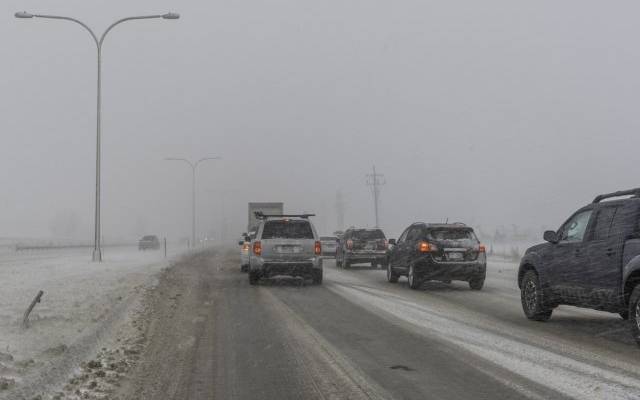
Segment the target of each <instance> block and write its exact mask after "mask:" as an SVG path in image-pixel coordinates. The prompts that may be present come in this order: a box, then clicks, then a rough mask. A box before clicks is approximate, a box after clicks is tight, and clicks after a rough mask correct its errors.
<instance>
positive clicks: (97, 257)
mask: <svg viewBox="0 0 640 400" xmlns="http://www.w3.org/2000/svg"><path fill="white" fill-rule="evenodd" d="M15 17H16V18H21V19H28V18H47V19H59V20H65V21H71V22H75V23H76V24H78V25H80V26H82V27H83V28H84V29H86V30H87V31H88V32H89V34H90V35H91V37H92V38H93V41H94V42H95V45H96V50H97V55H98V75H97V94H96V95H97V101H96V103H97V110H96V206H95V216H94V218H95V225H94V238H93V257H92V258H93V261H97V262H101V261H102V246H101V229H100V176H101V173H100V161H101V155H102V153H101V147H100V145H101V129H102V123H101V114H102V44H103V43H104V39H105V37H106V36H107V34H108V33H109V32H110V31H111V30H112V29H113V28H114V27H115V26H116V25H119V24H121V23H123V22H126V21H132V20H137V19H153V18H162V19H178V18H180V15H179V14H176V13H166V14H156V15H141V16H135V17H127V18H122V19H119V20H117V21H116V22H114V23H113V24H111V25H109V27H108V28H107V29H106V30H105V31H104V33H103V34H102V35H101V36H100V38H98V36H97V35H96V34H95V32H94V31H93V30H92V29H91V28H89V26H88V25H87V24H85V23H84V22H82V21H80V20H77V19H75V18H71V17H63V16H59V15H43V14H31V13H28V12H26V11H21V12H17V13H15Z"/></svg>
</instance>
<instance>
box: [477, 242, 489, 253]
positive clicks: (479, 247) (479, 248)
mask: <svg viewBox="0 0 640 400" xmlns="http://www.w3.org/2000/svg"><path fill="white" fill-rule="evenodd" d="M478 251H479V252H480V253H486V251H487V249H486V247H484V245H483V244H481V245H480V246H478Z"/></svg>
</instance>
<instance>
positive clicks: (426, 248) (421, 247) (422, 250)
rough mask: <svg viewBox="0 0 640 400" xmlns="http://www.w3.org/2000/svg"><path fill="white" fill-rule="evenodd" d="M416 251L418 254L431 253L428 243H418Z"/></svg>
mask: <svg viewBox="0 0 640 400" xmlns="http://www.w3.org/2000/svg"><path fill="white" fill-rule="evenodd" d="M418 250H419V251H420V253H428V252H430V251H431V245H430V244H429V242H418Z"/></svg>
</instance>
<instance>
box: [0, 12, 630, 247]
mask: <svg viewBox="0 0 640 400" xmlns="http://www.w3.org/2000/svg"><path fill="white" fill-rule="evenodd" d="M18 10H27V11H31V12H38V13H45V14H59V15H68V16H74V17H77V18H79V19H81V20H83V21H85V22H86V23H88V24H89V25H90V26H92V27H95V28H96V30H98V31H102V30H103V29H104V28H106V26H108V24H109V23H111V22H113V21H114V20H116V19H118V18H120V17H123V16H129V15H136V14H148V13H152V14H153V13H164V12H167V11H176V12H179V13H180V14H181V16H182V18H181V19H180V20H178V21H165V20H152V21H134V22H131V23H128V24H126V25H121V26H119V27H117V28H116V29H114V31H113V32H112V33H111V34H110V36H109V37H108V38H107V40H106V42H105V47H104V67H103V71H104V72H103V73H104V81H103V88H104V89H103V104H104V107H103V231H104V235H105V236H107V237H133V236H136V235H139V234H142V233H146V232H149V233H157V234H159V235H168V236H170V237H179V236H188V234H189V230H190V219H189V218H190V198H189V195H190V192H189V190H190V175H189V171H188V169H187V168H188V167H187V166H186V165H181V164H178V163H175V164H174V163H169V162H165V161H162V160H163V158H164V157H167V156H174V157H188V158H199V157H204V156H212V155H219V156H222V157H223V158H224V159H223V160H222V161H215V162H211V163H209V164H203V165H202V168H201V169H200V171H199V183H200V185H199V190H198V207H199V212H200V214H199V215H200V217H199V224H200V227H199V229H198V231H199V232H203V231H216V230H219V227H220V224H221V222H222V221H223V220H226V221H227V226H228V229H229V231H230V232H233V234H234V235H236V234H239V233H240V232H241V231H242V228H243V227H244V226H245V224H246V207H247V206H246V203H247V202H248V201H284V202H285V203H286V208H287V211H290V212H294V211H315V212H317V213H318V214H319V216H318V218H317V224H318V226H319V227H320V230H322V231H329V230H333V229H334V228H335V221H336V218H335V210H334V206H333V205H334V202H335V195H336V190H338V189H341V190H342V192H343V194H344V197H345V201H346V203H347V209H346V218H345V220H346V223H347V224H349V225H350V224H354V225H371V224H372V223H373V211H372V208H373V207H372V202H371V196H370V192H369V191H368V188H367V187H366V186H365V174H366V173H368V172H369V169H370V168H371V166H372V165H373V164H375V165H376V166H377V168H378V170H379V171H380V172H382V173H384V174H385V177H386V179H387V184H386V186H385V187H384V188H383V189H382V196H381V220H382V225H383V226H384V227H385V228H387V230H389V231H390V235H391V236H393V235H397V234H398V233H399V232H400V231H401V229H403V227H404V226H406V225H408V224H409V223H411V222H414V221H416V220H425V221H434V220H435V221H440V220H443V219H445V218H447V217H448V218H449V219H450V220H461V221H468V222H470V223H472V224H475V225H477V224H480V225H482V226H486V227H493V226H497V225H501V224H505V225H508V224H519V225H522V226H530V227H533V228H536V229H538V228H540V227H541V226H543V225H547V226H553V227H556V226H558V225H559V224H560V223H561V222H562V220H563V219H564V218H565V217H567V216H568V215H569V214H570V213H571V212H573V210H575V209H576V208H577V207H579V206H581V205H583V204H585V203H587V202H589V201H590V200H591V199H592V197H593V196H594V195H596V194H598V193H601V192H607V191H613V190H617V189H624V188H630V187H636V186H640V181H639V179H638V172H637V165H638V152H639V150H638V149H639V148H640V147H639V145H640V136H639V135H638V125H639V122H640V113H638V111H637V110H638V99H637V98H638V93H639V92H640V90H639V84H640V74H638V71H639V70H640V45H638V41H637V38H638V37H640V25H639V24H638V23H637V21H638V15H640V3H638V2H634V1H619V2H603V1H585V0H574V1H562V2H558V1H529V2H522V1H513V0H500V1H497V0H496V1H470V0H469V1H427V0H416V1H377V0H346V1H345V0H339V1H338V0H323V1H313V2H312V1H300V0H274V1H205V0H197V1H196V0H181V1H176V0H174V1H168V0H154V1H151V0H145V1H138V0H136V1H124V0H110V1H86V0H64V1H62V0H47V1H45V0H24V1H15V0H5V1H3V2H2V5H0V51H1V54H2V62H1V63H0V116H1V118H0V134H1V135H2V146H0V184H1V187H2V189H3V190H2V192H3V195H2V196H1V197H0V199H1V200H0V236H29V237H33V236H37V237H48V236H52V235H55V234H60V229H59V225H64V221H67V220H77V224H78V227H77V229H76V233H75V235H77V236H80V237H84V236H86V237H87V238H90V237H91V224H92V216H93V201H94V197H93V196H94V173H95V172H94V167H95V164H94V163H95V153H94V146H95V73H96V60H95V48H94V46H93V44H92V42H91V40H90V37H89V36H88V34H87V33H86V32H84V31H83V30H82V29H81V28H80V27H79V26H77V25H75V24H72V23H69V22H64V21H51V20H35V19H34V20H16V19H15V18H14V17H13V13H14V12H15V11H18ZM63 231H64V229H63Z"/></svg>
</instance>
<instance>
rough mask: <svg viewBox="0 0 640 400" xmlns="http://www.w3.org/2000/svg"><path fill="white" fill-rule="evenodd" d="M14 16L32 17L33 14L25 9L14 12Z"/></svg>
mask: <svg viewBox="0 0 640 400" xmlns="http://www.w3.org/2000/svg"><path fill="white" fill-rule="evenodd" d="M14 15H15V17H16V18H33V17H34V16H35V15H33V14H30V13H28V12H26V11H18V12H17V13H15V14H14Z"/></svg>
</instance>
